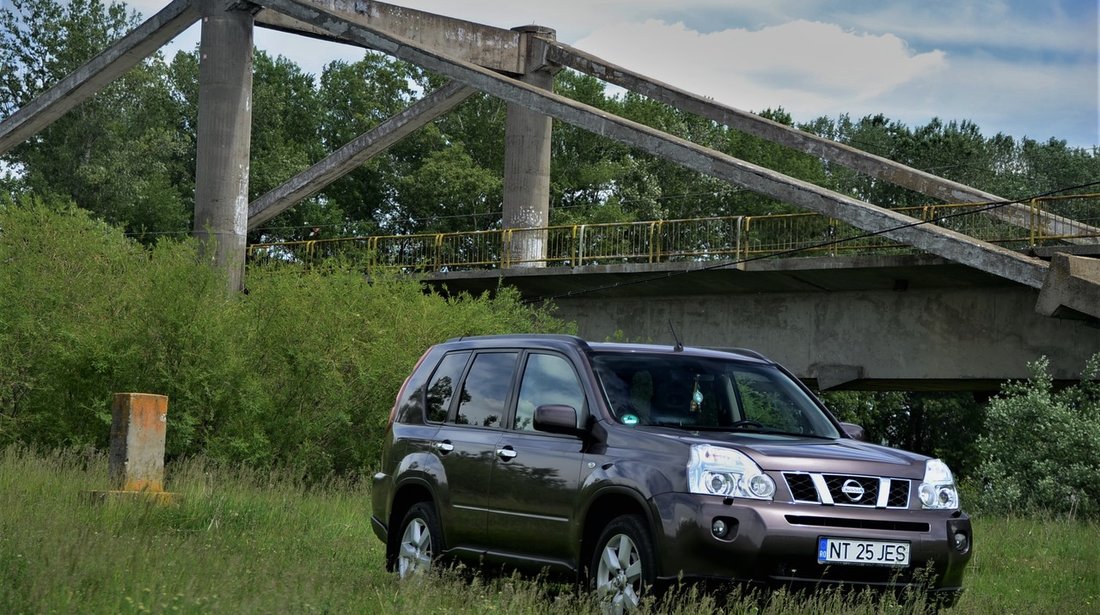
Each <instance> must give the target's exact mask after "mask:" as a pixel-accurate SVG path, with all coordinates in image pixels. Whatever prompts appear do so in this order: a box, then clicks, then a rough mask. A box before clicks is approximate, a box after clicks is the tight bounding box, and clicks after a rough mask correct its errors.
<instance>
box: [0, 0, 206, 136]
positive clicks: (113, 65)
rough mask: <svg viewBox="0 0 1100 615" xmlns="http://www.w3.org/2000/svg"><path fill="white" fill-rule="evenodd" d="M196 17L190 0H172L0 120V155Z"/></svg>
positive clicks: (152, 49)
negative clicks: (112, 43)
mask: <svg viewBox="0 0 1100 615" xmlns="http://www.w3.org/2000/svg"><path fill="white" fill-rule="evenodd" d="M198 18H199V11H198V9H197V8H196V7H195V6H194V4H193V3H192V1H191V0H175V1H174V2H172V3H171V4H169V5H168V6H166V7H164V8H163V9H161V11H160V12H158V13H157V14H156V15H153V16H152V17H150V18H149V19H147V20H145V22H144V23H142V24H141V25H140V26H138V27H137V28H134V30H133V31H132V32H130V33H129V34H127V35H126V36H124V37H122V39H121V40H119V41H118V42H117V43H115V44H114V45H111V46H110V47H109V48H107V50H106V51H104V52H103V53H101V54H99V55H97V56H96V57H94V58H92V59H91V60H89V61H88V62H86V63H85V64H84V65H83V66H81V67H80V68H78V69H76V70H75V71H73V72H72V73H70V74H69V75H67V76H66V77H65V78H64V79H62V80H61V81H59V82H57V84H56V85H54V86H53V87H51V88H50V89H48V90H46V91H45V92H43V93H42V94H39V95H38V97H37V98H35V99H34V100H32V101H31V102H29V103H27V104H26V105H24V106H23V107H22V108H20V109H19V110H18V111H16V112H15V113H13V114H12V115H11V116H10V117H8V118H7V119H5V120H4V121H3V122H0V155H3V154H5V153H7V152H8V151H9V150H11V149H12V148H13V147H15V146H16V145H19V144H20V143H22V142H23V141H26V140H27V139H29V138H30V137H31V136H33V135H35V134H36V133H38V132H39V131H40V130H42V129H43V128H45V127H47V126H49V125H50V124H52V123H53V122H54V121H55V120H57V118H59V117H61V116H62V115H64V114H65V113H66V112H67V111H68V110H69V109H72V108H73V107H75V106H77V105H79V104H80V103H82V102H84V101H85V100H87V99H89V98H91V97H92V96H94V95H95V93H96V92H98V91H100V90H102V89H103V88H104V87H106V86H107V85H108V84H110V83H111V82H112V81H114V80H115V79H116V78H118V77H119V76H120V75H122V74H123V73H125V72H126V71H128V70H130V69H131V68H133V67H134V66H135V65H137V64H138V63H139V62H141V61H142V60H144V59H145V58H146V57H148V56H149V55H150V54H152V53H153V52H155V51H156V50H157V49H160V47H161V46H162V45H164V44H165V43H167V42H168V41H170V40H172V38H174V37H175V36H176V35H177V34H179V33H180V32H183V31H184V30H186V29H187V28H188V27H189V26H190V25H191V24H193V23H195V21H196V20H197V19H198Z"/></svg>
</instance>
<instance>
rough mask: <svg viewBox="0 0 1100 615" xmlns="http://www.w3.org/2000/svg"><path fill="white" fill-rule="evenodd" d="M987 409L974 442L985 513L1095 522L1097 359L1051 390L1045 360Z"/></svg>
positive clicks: (1099, 491) (1099, 510) (1099, 447)
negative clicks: (1067, 517)
mask: <svg viewBox="0 0 1100 615" xmlns="http://www.w3.org/2000/svg"><path fill="white" fill-rule="evenodd" d="M1030 367H1031V370H1032V376H1031V379H1030V380H1028V381H1027V382H1015V383H1011V384H1009V385H1007V386H1006V387H1005V388H1004V390H1003V391H1002V393H1001V394H1000V395H998V396H997V397H994V398H993V399H992V400H991V401H990V404H989V409H988V411H987V415H986V423H985V429H984V430H983V432H982V433H983V435H982V437H981V438H980V440H979V441H978V450H979V451H980V455H981V456H980V460H981V465H980V467H979V468H978V476H979V479H980V480H981V481H982V483H981V489H982V491H981V495H980V498H981V502H982V503H983V505H984V506H985V507H986V508H988V509H989V510H995V511H1012V512H1036V511H1040V512H1051V513H1058V514H1069V515H1071V516H1073V515H1082V516H1087V517H1097V516H1100V380H1096V378H1097V377H1098V376H1100V355H1096V356H1094V357H1093V359H1092V360H1091V361H1090V362H1089V365H1088V366H1087V367H1086V368H1085V370H1084V372H1083V374H1082V380H1081V382H1080V383H1078V384H1075V385H1072V386H1069V387H1066V388H1064V389H1061V390H1055V389H1054V385H1053V381H1052V378H1051V375H1050V371H1049V364H1048V362H1047V360H1046V359H1041V360H1039V361H1036V362H1035V363H1033V364H1031V366H1030Z"/></svg>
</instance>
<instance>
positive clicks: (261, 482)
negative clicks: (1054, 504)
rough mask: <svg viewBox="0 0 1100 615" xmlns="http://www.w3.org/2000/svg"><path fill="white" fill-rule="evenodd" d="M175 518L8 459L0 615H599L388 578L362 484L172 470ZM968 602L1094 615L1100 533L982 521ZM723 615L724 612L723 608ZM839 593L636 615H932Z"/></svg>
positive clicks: (560, 604) (690, 601) (47, 462)
mask: <svg viewBox="0 0 1100 615" xmlns="http://www.w3.org/2000/svg"><path fill="white" fill-rule="evenodd" d="M167 470H168V486H169V488H170V489H171V490H172V491H174V492H176V493H178V494H179V495H180V500H179V503H178V504H177V505H175V506H170V507H156V506H147V505H145V504H143V503H142V502H140V501H125V500H122V501H114V502H111V503H109V504H106V505H102V504H101V505H96V504H91V503H89V502H88V501H87V500H85V499H83V498H82V497H81V492H82V491H85V490H94V489H105V488H106V487H107V482H108V481H107V464H106V461H105V459H104V457H103V456H102V455H96V454H90V453H87V452H61V453H51V454H39V453H33V452H28V451H27V450H26V449H23V448H7V449H2V448H0V502H3V503H4V504H3V506H0V579H2V580H3V582H0V612H3V613H11V614H21V613H71V612H80V613H125V614H129V613H176V612H180V613H234V614H240V613H283V612H289V613H476V614H478V615H480V614H482V613H498V612H499V613H515V614H518V615H524V614H534V613H554V614H559V613H566V614H571V613H576V614H578V615H579V614H582V613H594V612H597V610H596V608H595V605H594V604H593V603H592V600H591V598H590V597H589V596H587V595H584V594H577V593H575V592H574V591H573V590H572V587H571V586H569V585H559V584H554V583H548V582H545V581H543V582H540V581H538V580H534V579H529V578H528V579H521V578H517V577H511V576H505V577H503V578H489V579H484V578H480V577H477V578H474V579H472V580H470V579H469V578H468V577H462V576H458V575H454V574H443V575H441V576H439V577H432V578H430V579H429V580H427V581H426V582H411V583H402V582H399V581H398V580H397V579H396V578H395V575H392V574H389V573H386V572H385V569H384V566H383V549H382V543H381V542H380V541H378V540H377V539H376V538H375V537H374V535H373V533H372V532H371V529H370V517H369V510H370V503H369V495H370V494H369V493H368V492H367V490H366V489H365V486H364V484H363V483H362V482H359V483H349V482H347V481H341V480H337V481H333V482H328V483H325V484H323V485H316V484H314V485H312V486H309V487H306V486H304V485H303V484H302V482H301V481H300V480H299V479H298V478H297V477H295V476H294V475H291V474H286V473H282V472H268V471H255V470H247V469H244V470H242V469H239V468H237V469H229V468H227V467H225V466H220V465H217V464H212V463H210V462H209V461H204V460H201V459H193V460H187V461H183V462H175V463H171V464H169V466H168V468H167ZM974 531H975V535H976V537H977V539H976V543H975V552H974V559H973V560H972V561H971V564H970V568H969V570H968V573H967V579H966V587H967V591H966V593H964V594H963V597H962V600H961V601H960V602H959V605H958V606H957V607H956V608H954V609H952V610H950V611H947V612H948V613H959V614H984V613H1017V614H1020V615H1023V614H1029V613H1036V614H1038V613H1067V614H1068V613H1088V612H1092V611H1094V610H1095V607H1096V605H1097V603H1098V601H1100V550H1097V549H1096V548H1095V545H1096V544H1097V543H1098V542H1100V526H1098V525H1097V524H1096V523H1084V522H1076V521H1069V520H1037V519H1015V518H1008V519H1004V518H982V519H978V520H976V521H975V526H974ZM720 601H721V602H724V607H725V608H724V609H722V608H719V603H720ZM924 607H925V605H924V604H923V603H922V602H921V601H920V600H919V599H918V600H916V601H914V602H911V603H906V604H900V605H899V604H895V603H893V602H892V601H884V602H881V603H875V602H873V601H871V600H869V599H868V598H867V597H866V596H855V597H853V598H851V599H849V600H847V601H845V600H843V599H841V598H840V597H839V596H837V595H835V594H830V593H827V592H826V593H823V594H820V595H818V596H817V597H815V598H811V599H806V598H802V599H799V598H794V597H792V596H791V595H789V594H786V593H777V594H772V595H770V596H768V598H766V599H765V600H762V601H756V600H746V599H744V598H742V597H741V595H740V594H739V590H738V589H735V588H734V589H732V590H731V588H727V587H723V588H719V589H718V590H717V591H716V592H715V594H714V595H700V594H698V593H692V592H691V591H690V590H682V591H681V592H680V593H678V594H675V598H674V599H672V600H668V601H666V603H665V604H663V605H654V604H653V603H652V602H651V601H647V602H646V608H645V609H644V610H643V613H667V614H669V615H673V614H676V615H688V614H691V615H701V614H704V613H712V612H729V613H753V614H757V615H772V614H776V615H777V614H780V613H782V614H792V615H803V614H804V615H811V614H814V615H830V614H834V613H835V614H842V613H843V614H845V615H848V614H861V615H872V614H885V613H890V614H894V615H917V614H919V613H923V612H926V609H925V608H924Z"/></svg>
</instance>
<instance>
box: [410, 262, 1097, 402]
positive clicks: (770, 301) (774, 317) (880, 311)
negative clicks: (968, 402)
mask: <svg viewBox="0 0 1100 615" xmlns="http://www.w3.org/2000/svg"><path fill="white" fill-rule="evenodd" d="M426 280H428V281H429V283H430V284H432V285H433V286H435V287H436V288H438V289H441V290H442V289H444V287H445V289H446V291H445V292H450V293H455V292H461V291H467V292H471V293H475V294H476V293H481V292H491V291H493V290H494V289H496V288H497V287H498V285H500V284H507V285H511V286H515V287H516V288H518V289H519V290H520V292H521V293H522V294H523V296H524V297H527V298H530V299H532V300H536V301H537V300H539V299H542V298H552V300H553V302H554V303H555V305H557V306H558V308H559V309H558V315H559V316H560V317H561V318H564V319H566V320H571V321H575V322H576V323H577V327H578V333H579V334H580V335H581V336H582V337H585V338H588V339H595V340H603V339H606V338H611V337H615V336H622V337H625V338H627V339H629V340H632V341H652V342H656V343H668V344H672V343H673V337H672V333H671V331H670V323H671V325H672V326H674V327H675V329H676V331H677V333H678V334H679V336H680V337H681V339H682V340H683V341H684V343H685V344H691V345H698V346H717V347H747V348H752V349H755V350H758V351H760V352H762V353H764V354H766V355H768V356H769V357H771V358H773V359H775V360H777V361H779V362H780V363H782V364H784V365H785V366H786V367H787V368H789V369H790V370H791V371H793V372H794V373H795V375H797V376H798V377H799V378H802V379H803V380H805V381H808V382H810V383H811V384H812V385H816V386H818V387H820V388H821V389H834V388H837V389H865V390H906V391H912V390H971V391H996V390H997V388H998V387H999V386H1000V384H1001V383H1003V382H1004V380H1005V379H1024V378H1027V376H1028V371H1027V363H1028V362H1029V361H1033V360H1035V359H1036V358H1038V357H1040V356H1046V357H1047V358H1048V359H1049V360H1050V363H1051V369H1052V372H1053V375H1054V377H1055V378H1056V379H1059V380H1074V379H1077V378H1079V377H1080V373H1081V370H1082V369H1083V368H1084V366H1085V362H1086V361H1087V360H1088V359H1089V357H1090V356H1091V355H1092V354H1094V353H1097V352H1100V326H1098V323H1097V321H1095V320H1091V321H1090V320H1068V319H1058V318H1050V317H1046V316H1042V315H1040V314H1038V313H1036V311H1035V309H1034V306H1035V304H1036V301H1037V300H1038V298H1039V292H1038V291H1037V290H1035V289H1032V288H1028V287H1026V286H1023V285H1020V284H1015V283H1012V282H1009V281H1007V280H1004V279H1003V278H1000V277H998V276H993V275H990V274H987V273H984V272H981V271H977V270H975V269H973V268H969V267H965V266H962V265H959V264H956V263H952V262H950V261H947V260H945V259H943V258H939V257H935V256H929V255H889V256H886V255H861V256H839V257H831V256H821V257H807V258H791V259H777V260H760V261H754V262H750V263H743V264H738V265H731V266H729V267H717V268H716V267H715V263H702V264H695V265H693V266H685V265H684V264H683V263H658V264H625V265H597V266H589V267H579V268H568V267H559V268H544V269H534V268H513V269H504V270H471V271H457V272H448V273H439V272H437V273H429V274H426Z"/></svg>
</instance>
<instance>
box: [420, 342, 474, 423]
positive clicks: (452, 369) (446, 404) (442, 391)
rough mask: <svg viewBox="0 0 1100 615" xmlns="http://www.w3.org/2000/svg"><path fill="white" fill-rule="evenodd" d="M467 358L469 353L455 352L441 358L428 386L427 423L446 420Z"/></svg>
mask: <svg viewBox="0 0 1100 615" xmlns="http://www.w3.org/2000/svg"><path fill="white" fill-rule="evenodd" d="M469 358H470V353H469V352H455V353H451V354H449V355H447V356H445V357H443V360H442V361H440V362H439V367H437V368H436V369H435V373H434V374H432V380H431V382H430V383H429V384H428V407H427V414H428V420H429V421H431V422H433V423H442V422H443V421H445V420H447V411H448V410H450V408H451V398H452V397H454V389H455V386H456V385H457V384H458V379H459V378H461V377H462V369H463V368H464V367H466V361H467V360H468V359H469Z"/></svg>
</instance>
